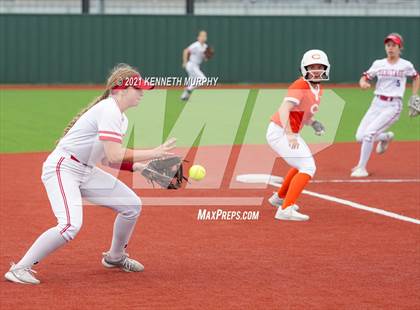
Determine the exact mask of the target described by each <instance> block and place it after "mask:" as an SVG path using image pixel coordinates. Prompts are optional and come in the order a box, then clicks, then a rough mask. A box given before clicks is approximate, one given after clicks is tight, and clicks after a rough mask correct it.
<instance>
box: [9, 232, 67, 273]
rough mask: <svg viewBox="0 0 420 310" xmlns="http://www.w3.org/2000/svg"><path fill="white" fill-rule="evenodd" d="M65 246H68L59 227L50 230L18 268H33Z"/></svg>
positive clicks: (18, 264) (34, 244) (35, 244)
mask: <svg viewBox="0 0 420 310" xmlns="http://www.w3.org/2000/svg"><path fill="white" fill-rule="evenodd" d="M64 244H66V240H65V239H64V238H63V236H62V235H61V234H60V229H59V228H58V227H53V228H50V229H48V230H47V231H45V232H44V233H43V234H42V235H41V236H39V237H38V239H36V240H35V242H34V243H33V244H32V246H31V247H30V248H29V250H28V252H26V254H25V256H23V258H22V259H21V260H20V261H19V262H18V263H17V264H16V267H31V266H32V265H33V264H36V263H38V262H40V261H41V260H42V259H43V258H44V257H46V256H47V255H48V254H50V253H51V252H54V251H55V250H57V249H58V248H59V247H61V246H63V245H64Z"/></svg>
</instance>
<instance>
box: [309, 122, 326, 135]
mask: <svg viewBox="0 0 420 310" xmlns="http://www.w3.org/2000/svg"><path fill="white" fill-rule="evenodd" d="M311 126H312V128H313V129H314V130H315V134H316V135H317V136H322V135H323V134H324V133H325V127H324V125H322V124H321V123H320V122H318V121H313V122H312V124H311Z"/></svg>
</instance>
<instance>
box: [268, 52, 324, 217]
mask: <svg viewBox="0 0 420 310" xmlns="http://www.w3.org/2000/svg"><path fill="white" fill-rule="evenodd" d="M300 70H301V73H302V77H300V78H299V79H297V80H296V81H295V82H293V83H292V85H290V86H289V88H288V91H287V95H286V97H285V98H284V100H283V103H282V104H281V106H280V108H279V110H278V111H277V112H276V113H274V114H273V116H272V117H271V123H270V125H269V126H268V129H267V141H268V144H269V145H270V146H271V148H272V149H273V150H274V151H275V152H276V153H277V154H278V155H279V156H281V157H282V158H283V159H284V160H285V161H286V163H287V164H288V165H289V166H291V167H292V168H291V169H290V170H289V172H288V173H287V175H286V177H285V178H284V181H283V184H282V185H281V187H280V188H279V190H278V192H275V193H274V194H273V196H271V198H269V200H268V201H269V202H270V204H272V205H273V206H275V207H278V209H277V212H276V215H275V218H276V219H279V220H292V221H306V220H308V219H309V216H307V215H305V214H301V213H299V212H298V209H299V207H298V206H297V205H296V200H297V199H298V197H299V196H300V194H301V193H302V191H303V189H304V188H305V186H306V184H308V182H309V180H310V179H311V178H313V176H314V174H315V170H316V166H315V161H314V158H313V156H312V153H311V150H310V149H309V147H308V145H307V144H306V143H305V141H304V140H303V139H302V137H301V136H300V134H299V132H300V131H301V129H302V128H303V126H304V125H310V126H312V127H313V129H314V130H315V134H317V135H322V134H324V133H325V129H324V126H323V125H322V124H321V123H320V122H318V121H316V120H314V118H313V116H314V114H315V113H316V112H317V111H318V109H319V104H320V103H321V96H322V89H321V85H320V83H321V82H322V81H328V80H329V74H330V63H329V61H328V57H327V55H326V54H325V53H324V52H323V51H321V50H309V51H307V52H306V53H305V54H304V55H303V58H302V61H301V69H300Z"/></svg>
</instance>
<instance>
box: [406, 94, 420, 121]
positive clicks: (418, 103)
mask: <svg viewBox="0 0 420 310" xmlns="http://www.w3.org/2000/svg"><path fill="white" fill-rule="evenodd" d="M419 114H420V97H419V96H418V95H412V96H411V97H410V99H409V100H408V115H409V116H411V117H415V116H417V115H419Z"/></svg>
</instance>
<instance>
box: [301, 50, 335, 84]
mask: <svg viewBox="0 0 420 310" xmlns="http://www.w3.org/2000/svg"><path fill="white" fill-rule="evenodd" d="M311 65H322V66H324V69H323V70H308V67H309V66H311ZM330 67H331V66H330V63H329V61H328V57H327V54H325V53H324V52H323V51H321V50H309V51H307V52H306V53H305V54H304V55H303V57H302V61H301V65H300V71H301V73H302V76H303V78H304V79H305V80H307V81H309V82H315V83H319V82H322V81H328V80H329V79H330Z"/></svg>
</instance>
